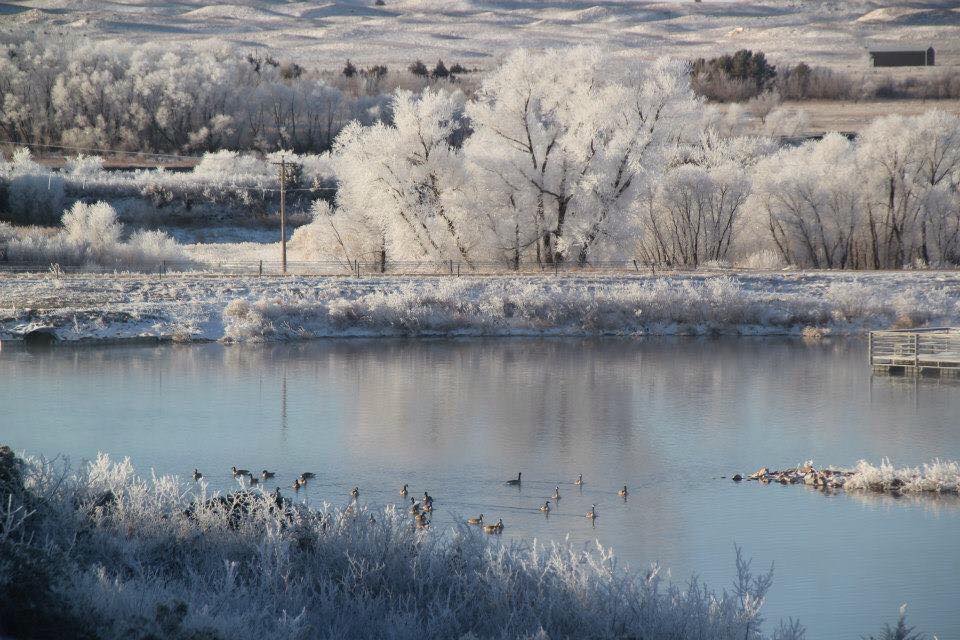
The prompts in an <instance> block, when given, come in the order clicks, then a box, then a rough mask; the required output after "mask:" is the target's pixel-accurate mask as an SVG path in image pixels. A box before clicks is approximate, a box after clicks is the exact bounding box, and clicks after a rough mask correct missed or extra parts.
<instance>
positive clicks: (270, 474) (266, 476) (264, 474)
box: [260, 469, 277, 480]
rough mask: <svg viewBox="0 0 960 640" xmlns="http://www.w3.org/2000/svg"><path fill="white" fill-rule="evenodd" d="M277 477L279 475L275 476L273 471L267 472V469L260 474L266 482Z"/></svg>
mask: <svg viewBox="0 0 960 640" xmlns="http://www.w3.org/2000/svg"><path fill="white" fill-rule="evenodd" d="M275 475H277V474H275V473H274V472H273V471H267V470H266V469H264V470H263V471H261V472H260V477H261V478H263V479H264V480H269V479H270V478H272V477H273V476H275Z"/></svg>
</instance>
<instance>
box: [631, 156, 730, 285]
mask: <svg viewBox="0 0 960 640" xmlns="http://www.w3.org/2000/svg"><path fill="white" fill-rule="evenodd" d="M748 194H749V182H748V181H747V179H746V178H745V176H744V172H743V170H742V168H740V167H738V166H736V165H735V164H733V163H727V164H725V165H722V166H716V167H704V166H696V165H681V166H679V167H677V168H675V169H672V170H670V171H668V172H667V173H666V174H665V175H663V176H662V177H661V178H660V179H659V180H658V181H657V182H656V183H655V184H653V185H648V186H647V188H646V189H645V190H644V191H643V193H642V196H641V197H640V198H639V199H638V202H637V204H636V207H637V209H638V210H639V212H640V215H639V218H640V222H641V234H640V238H639V241H638V243H637V250H638V253H639V254H640V256H641V257H642V258H643V259H644V261H645V262H651V263H659V264H668V265H677V266H685V267H696V266H699V265H701V264H703V263H705V262H710V261H721V260H726V259H727V257H728V255H729V253H730V250H731V247H732V245H733V242H734V239H735V233H736V232H737V231H738V229H739V226H740V217H741V211H742V208H743V204H744V202H745V201H746V199H747V196H748Z"/></svg>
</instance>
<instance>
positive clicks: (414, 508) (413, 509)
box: [410, 498, 420, 515]
mask: <svg viewBox="0 0 960 640" xmlns="http://www.w3.org/2000/svg"><path fill="white" fill-rule="evenodd" d="M410 513H412V514H413V515H417V514H418V513H420V505H419V504H417V501H416V500H414V499H413V498H410Z"/></svg>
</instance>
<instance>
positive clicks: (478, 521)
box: [193, 466, 629, 533]
mask: <svg viewBox="0 0 960 640" xmlns="http://www.w3.org/2000/svg"><path fill="white" fill-rule="evenodd" d="M230 471H231V472H232V473H233V477H234V478H236V479H238V480H242V479H243V478H247V479H249V482H250V486H251V487H255V486H257V485H259V484H260V481H261V480H264V481H266V480H270V479H271V478H274V477H275V476H276V475H277V474H276V473H274V472H273V471H267V470H266V469H264V470H263V471H261V472H260V477H259V478H258V477H257V476H255V475H254V474H253V473H251V472H250V470H248V469H238V468H237V467H236V466H233V467H231V468H230ZM315 477H316V474H314V473H311V472H310V471H304V472H303V473H301V474H300V475H299V476H297V478H296V479H295V480H294V481H293V485H292V486H291V488H292V489H293V490H294V491H299V490H300V489H301V488H303V487H305V486H306V484H307V481H308V480H312V479H313V478H315ZM201 479H203V474H202V473H200V471H199V470H198V469H196V468H194V470H193V480H194V482H199V481H200V480H201ZM522 482H523V472H519V473H517V477H516V478H511V479H509V480H507V481H506V484H507V485H509V486H513V487H520V486H522ZM573 484H574V485H576V486H578V487H580V486H583V484H584V482H583V474H582V473H581V474H580V475H578V476H577V479H576V480H575V481H574V482H573ZM276 493H277V496H279V494H280V488H279V487H277V490H276ZM409 493H410V492H409V489H408V485H406V484H405V485H403V487H402V488H401V489H400V496H401V497H403V498H406V497H408V495H409ZM617 495H618V496H620V497H621V498H623V499H624V500H626V499H627V496H628V495H629V491H627V485H623V488H622V489H620V490H619V491H617ZM350 498H351V499H352V500H353V502H356V501H357V500H358V499H359V498H360V487H354V488H353V489H352V490H351V491H350ZM551 498H552V500H553V501H554V502H555V503H556V502H557V501H559V500H560V485H557V486H556V488H555V489H554V490H553V496H551ZM550 510H551V507H550V500H547V501H546V502H544V503H543V504H542V505H541V506H540V511H541V512H543V513H545V514H547V515H549V514H550ZM432 512H433V498H432V497H431V496H430V494H429V493H427V492H426V491H424V492H423V498H421V500H420V502H417V499H416V498H413V497H410V513H411V514H412V515H413V518H414V522H415V523H416V524H417V526H418V527H426V526H427V525H429V524H430V521H429V519H428V517H427V514H430V513H432ZM585 515H586V517H587V518H589V519H590V520H595V519H596V518H597V505H596V504H594V505H592V506H591V507H590V511H587V513H586V514H585ZM372 518H373V516H371V519H372ZM467 524H470V525H478V526H482V527H483V530H484V531H485V532H486V533H503V518H499V519H497V522H496V523H495V524H484V521H483V514H482V513H481V514H480V515H479V516H477V517H475V518H467Z"/></svg>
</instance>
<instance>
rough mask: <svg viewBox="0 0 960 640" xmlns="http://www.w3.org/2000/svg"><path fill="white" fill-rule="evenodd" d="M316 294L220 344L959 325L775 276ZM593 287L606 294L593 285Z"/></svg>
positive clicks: (259, 313)
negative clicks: (900, 322) (903, 321)
mask: <svg viewBox="0 0 960 640" xmlns="http://www.w3.org/2000/svg"><path fill="white" fill-rule="evenodd" d="M374 282H376V283H377V286H376V287H374V288H371V287H370V286H369V285H364V286H363V287H357V288H352V287H344V286H338V287H336V288H331V289H321V290H319V291H318V293H317V295H316V296H312V297H307V298H306V299H304V297H303V296H290V297H284V296H276V295H271V296H269V297H264V298H263V299H260V300H257V299H252V300H249V299H245V300H240V301H236V302H235V303H231V304H230V305H229V306H227V307H226V310H225V312H224V317H223V319H224V324H225V338H226V339H227V340H234V341H263V340H291V339H300V338H305V337H330V336H434V335H445V336H448V335H465V336H473V335H489V336H499V335H542V334H548V335H577V336H579V335H677V334H681V335H683V334H687V335H716V334H734V335H736V334H749V335H754V334H790V333H793V334H800V333H801V331H802V330H803V329H804V328H805V327H829V328H830V330H831V332H832V333H835V334H841V335H842V334H859V333H861V332H862V331H863V330H864V329H865V328H872V327H882V326H889V325H890V324H891V323H892V322H894V321H895V320H896V319H897V318H898V317H900V316H901V315H903V313H904V307H905V306H909V307H910V308H911V309H913V310H914V311H913V312H914V313H915V314H918V318H919V319H920V321H921V322H945V323H950V322H953V321H955V320H956V319H957V318H958V317H960V300H958V297H957V295H956V294H955V293H952V292H951V291H950V290H949V287H947V288H945V290H941V289H938V288H936V287H929V286H918V287H915V288H914V289H913V291H912V292H911V295H910V296H909V300H903V299H901V298H902V294H900V293H899V292H898V291H896V289H895V288H891V287H890V286H889V283H888V282H882V281H881V282H860V281H857V280H845V281H840V280H839V279H837V280H830V281H828V282H827V283H826V292H824V284H825V283H822V282H820V283H817V285H816V286H811V287H795V286H792V285H791V284H790V283H789V281H785V280H783V279H782V276H773V275H771V276H759V275H758V276H739V277H730V276H722V277H716V276H689V277H679V276H677V277H666V278H636V279H634V278H610V279H603V280H595V279H593V278H585V279H580V278H563V279H561V280H559V281H552V280H546V281H544V280H543V279H539V278H491V279H485V278H458V279H454V280H433V279H398V280H383V281H376V280H375V281H374ZM598 282H601V283H602V286H598Z"/></svg>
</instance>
